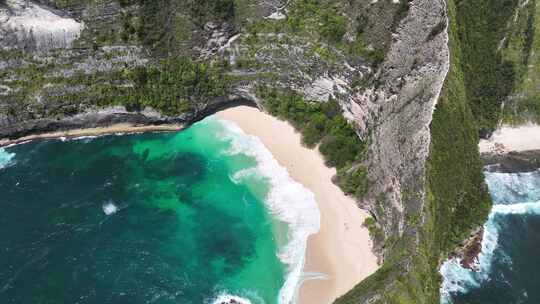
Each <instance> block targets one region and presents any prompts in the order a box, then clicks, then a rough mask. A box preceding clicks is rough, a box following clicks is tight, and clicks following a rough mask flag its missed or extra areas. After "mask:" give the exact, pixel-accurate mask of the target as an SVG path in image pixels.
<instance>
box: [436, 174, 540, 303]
mask: <svg viewBox="0 0 540 304" xmlns="http://www.w3.org/2000/svg"><path fill="white" fill-rule="evenodd" d="M486 182H487V184H488V186H489V189H490V193H491V196H492V198H493V201H494V203H495V204H494V205H493V207H492V209H491V212H490V214H489V217H488V220H487V222H486V223H485V224H484V237H483V239H482V251H481V253H480V254H479V255H478V263H477V270H478V271H472V270H469V269H466V268H463V267H461V264H460V262H461V260H460V259H458V258H454V259H449V260H447V261H446V262H444V263H443V265H442V266H441V269H440V272H441V274H442V276H443V283H442V286H441V303H443V304H447V303H452V301H451V297H450V294H452V293H456V292H459V293H464V292H467V291H468V290H470V289H471V288H476V287H479V286H480V284H481V283H482V282H484V281H486V280H488V279H489V277H490V275H491V265H492V263H493V260H494V259H495V258H496V259H498V260H499V261H502V262H504V263H506V264H511V263H512V261H511V260H510V258H508V256H506V254H505V253H504V252H502V250H497V252H496V249H497V245H498V241H499V231H501V229H502V227H501V223H503V221H504V217H505V215H509V214H523V215H525V214H540V195H539V192H540V172H538V171H536V172H530V173H494V172H486ZM524 199H529V200H530V199H534V201H529V202H523V200H524ZM495 254H496V257H495Z"/></svg>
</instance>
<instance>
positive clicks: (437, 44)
mask: <svg viewBox="0 0 540 304" xmlns="http://www.w3.org/2000/svg"><path fill="white" fill-rule="evenodd" d="M446 28H447V17H446V7H445V2H444V1H443V0H435V1H432V0H429V1H428V0H415V1H411V2H410V8H409V12H408V14H407V16H406V17H405V18H404V19H403V20H402V22H401V23H400V25H399V27H398V28H397V30H396V32H395V34H394V35H393V38H392V45H391V47H390V51H389V52H388V54H387V56H386V59H385V61H384V63H383V65H382V67H381V68H380V70H379V71H378V72H377V76H376V77H377V80H376V81H375V82H376V83H378V84H379V85H376V86H373V87H370V88H368V89H366V90H363V91H361V92H359V93H358V94H356V95H355V96H352V98H351V99H350V102H349V103H348V104H346V109H347V110H348V111H349V112H350V116H351V117H352V118H353V119H354V120H355V121H356V122H357V124H358V126H359V131H360V133H361V134H363V135H367V133H368V131H370V132H371V144H370V147H369V151H368V157H367V160H366V164H367V167H368V168H369V179H370V181H371V182H372V186H371V187H370V190H369V193H368V195H367V196H366V197H365V199H364V200H363V205H364V207H367V208H369V209H370V210H371V212H372V213H373V214H374V215H375V216H376V217H377V220H378V222H379V223H380V224H381V227H382V228H383V229H384V231H385V234H386V235H387V236H390V235H398V236H400V235H401V234H402V233H403V232H404V230H405V228H406V227H405V226H406V225H405V219H406V216H407V213H410V214H416V213H417V212H418V211H419V210H422V206H423V204H424V200H425V188H424V187H425V164H426V159H427V157H428V153H429V144H430V129H429V125H430V123H431V119H432V114H433V111H434V109H435V106H436V103H437V99H438V97H439V94H440V91H441V89H442V86H443V82H444V80H445V77H446V74H447V72H448V69H449V61H450V59H449V49H448V34H447V31H446ZM377 201H378V202H377ZM377 205H381V207H382V208H381V207H379V206H377Z"/></svg>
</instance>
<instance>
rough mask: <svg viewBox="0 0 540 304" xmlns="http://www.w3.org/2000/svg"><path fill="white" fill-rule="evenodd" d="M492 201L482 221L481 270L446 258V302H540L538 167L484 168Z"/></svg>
mask: <svg viewBox="0 0 540 304" xmlns="http://www.w3.org/2000/svg"><path fill="white" fill-rule="evenodd" d="M486 182H487V184H488V186H489V190H490V194H491V196H492V198H493V202H494V206H493V208H492V211H491V213H490V216H489V219H488V221H487V222H486V224H485V225H484V230H485V234H484V240H483V242H482V253H481V254H480V256H479V265H478V266H479V271H478V272H472V271H470V270H467V269H463V268H462V267H460V266H459V263H458V262H457V261H452V260H451V261H448V262H446V264H445V265H443V267H442V269H441V272H442V274H443V277H444V283H443V287H442V289H441V291H442V302H443V303H454V304H465V303H466V304H518V303H519V304H537V303H540V275H539V274H540V171H536V172H529V173H495V172H486Z"/></svg>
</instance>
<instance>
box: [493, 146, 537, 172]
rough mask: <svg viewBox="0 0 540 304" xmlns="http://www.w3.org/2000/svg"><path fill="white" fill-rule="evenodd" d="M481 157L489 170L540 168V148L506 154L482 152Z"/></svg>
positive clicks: (510, 170)
mask: <svg viewBox="0 0 540 304" xmlns="http://www.w3.org/2000/svg"><path fill="white" fill-rule="evenodd" d="M482 159H483V160H484V163H485V164H486V167H487V170H488V171H490V172H501V173H517V172H531V171H536V170H538V169H540V150H533V151H523V152H510V153H506V154H498V153H485V154H482Z"/></svg>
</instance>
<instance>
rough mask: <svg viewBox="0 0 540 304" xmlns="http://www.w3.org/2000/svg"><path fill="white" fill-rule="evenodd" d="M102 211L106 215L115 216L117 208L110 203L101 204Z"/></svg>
mask: <svg viewBox="0 0 540 304" xmlns="http://www.w3.org/2000/svg"><path fill="white" fill-rule="evenodd" d="M102 209H103V213H105V214H106V215H111V214H115V213H116V212H117V211H118V207H116V205H115V204H114V203H113V202H111V201H109V202H107V203H105V204H103V206H102Z"/></svg>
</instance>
